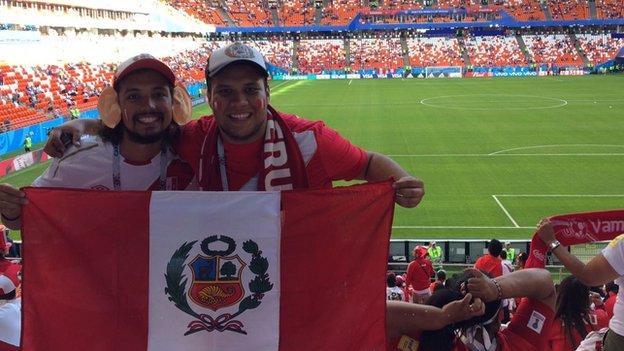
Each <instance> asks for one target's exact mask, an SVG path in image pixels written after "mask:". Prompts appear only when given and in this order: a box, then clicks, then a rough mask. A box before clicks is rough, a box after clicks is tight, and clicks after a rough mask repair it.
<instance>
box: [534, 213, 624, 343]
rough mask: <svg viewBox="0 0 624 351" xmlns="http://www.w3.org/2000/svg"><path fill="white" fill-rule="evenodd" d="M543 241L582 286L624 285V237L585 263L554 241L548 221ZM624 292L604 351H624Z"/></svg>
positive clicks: (542, 230) (542, 232)
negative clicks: (609, 283)
mask: <svg viewBox="0 0 624 351" xmlns="http://www.w3.org/2000/svg"><path fill="white" fill-rule="evenodd" d="M537 232H538V235H539V237H540V239H542V241H543V242H544V243H545V244H546V245H547V246H548V247H549V248H550V251H551V252H552V253H553V254H554V255H555V256H557V258H558V259H559V261H561V263H562V264H563V265H564V266H565V267H566V268H567V269H568V270H570V273H572V274H573V275H575V276H576V277H577V278H578V279H579V280H580V281H581V282H582V283H583V284H585V285H588V286H598V285H601V284H606V283H608V282H610V281H612V280H616V281H615V282H616V284H618V285H622V284H624V235H620V236H618V237H617V238H615V239H613V240H612V241H611V242H610V243H609V245H607V247H606V248H604V249H603V250H602V252H601V253H599V254H598V255H596V256H595V257H594V258H592V259H591V260H590V261H589V262H587V263H583V262H582V261H581V260H579V259H578V258H577V257H576V256H574V255H572V254H571V253H570V252H569V251H568V250H567V249H566V248H565V247H563V246H561V245H560V244H559V242H558V241H557V240H556V238H555V232H554V230H553V227H552V224H551V223H550V222H549V221H544V222H542V223H541V224H540V226H539V228H538V231H537ZM623 291H624V290H620V291H619V292H618V296H617V300H616V303H615V306H614V308H613V318H611V321H610V322H609V331H608V332H607V335H606V336H605V338H604V345H603V349H602V351H616V350H618V351H621V350H624V294H623V293H622V292H623Z"/></svg>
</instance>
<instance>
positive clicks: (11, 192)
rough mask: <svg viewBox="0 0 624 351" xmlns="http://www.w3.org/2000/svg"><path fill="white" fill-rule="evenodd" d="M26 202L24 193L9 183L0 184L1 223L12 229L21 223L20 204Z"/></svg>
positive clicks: (17, 227) (18, 226)
mask: <svg viewBox="0 0 624 351" xmlns="http://www.w3.org/2000/svg"><path fill="white" fill-rule="evenodd" d="M26 203H28V200H27V199H26V194H24V192H22V191H20V190H19V189H17V188H16V187H14V186H13V185H11V184H6V183H5V184H0V214H1V218H2V223H4V225H5V226H6V227H7V228H9V229H13V230H17V229H20V227H21V225H22V205H24V204H26Z"/></svg>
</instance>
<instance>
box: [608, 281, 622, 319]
mask: <svg viewBox="0 0 624 351" xmlns="http://www.w3.org/2000/svg"><path fill="white" fill-rule="evenodd" d="M619 290H620V287H619V286H618V285H617V284H616V283H615V282H608V283H607V284H606V285H605V291H606V292H607V300H606V301H605V303H604V307H605V311H606V312H607V314H608V315H609V318H611V317H613V307H614V306H615V301H616V300H617V294H618V291H619Z"/></svg>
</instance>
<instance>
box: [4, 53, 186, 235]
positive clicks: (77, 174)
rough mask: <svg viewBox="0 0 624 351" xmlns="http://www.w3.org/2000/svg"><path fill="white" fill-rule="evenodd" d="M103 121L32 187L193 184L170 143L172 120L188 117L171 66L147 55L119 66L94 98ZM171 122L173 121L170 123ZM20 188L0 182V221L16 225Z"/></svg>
mask: <svg viewBox="0 0 624 351" xmlns="http://www.w3.org/2000/svg"><path fill="white" fill-rule="evenodd" d="M98 110H99V113H100V117H101V120H102V122H103V126H102V127H101V128H98V132H99V135H97V136H95V137H92V138H90V139H87V140H85V141H84V142H83V143H82V145H81V147H80V148H78V147H70V148H69V149H68V150H67V154H66V155H65V156H64V157H62V158H57V159H55V160H54V161H53V162H52V164H51V165H50V167H49V168H48V169H47V170H46V172H45V173H44V174H43V175H41V176H40V177H39V178H37V179H36V180H35V181H34V183H33V186H39V187H69V188H82V189H99V190H185V189H195V188H196V186H195V183H194V173H193V171H192V169H191V168H190V166H189V165H188V164H186V163H184V162H183V161H181V160H180V159H179V157H178V156H177V155H176V154H175V153H174V152H173V150H172V148H171V145H170V144H171V140H172V139H173V138H174V137H175V135H176V134H177V133H178V127H177V126H178V125H182V124H184V123H186V122H187V121H188V119H189V118H190V113H191V102H190V97H189V96H188V93H187V92H186V89H184V88H182V87H178V86H176V78H175V75H174V73H173V71H172V70H171V69H170V68H169V67H168V66H167V65H166V64H164V63H163V62H161V61H159V60H157V59H156V58H154V57H153V56H151V55H148V54H141V55H138V56H135V57H132V58H130V59H129V60H127V61H125V62H123V63H122V64H120V65H119V67H118V68H117V70H116V73H115V76H114V79H113V82H112V86H110V87H107V88H105V89H104V90H103V91H102V94H101V95H100V99H99V102H98ZM172 121H173V122H172ZM26 201H27V200H26V199H25V197H24V193H23V192H21V191H19V190H18V189H16V188H14V187H13V186H11V185H9V184H2V185H0V212H1V214H2V221H3V222H4V224H5V225H6V226H7V227H9V228H11V229H18V228H19V226H20V215H21V205H22V204H24V203H26Z"/></svg>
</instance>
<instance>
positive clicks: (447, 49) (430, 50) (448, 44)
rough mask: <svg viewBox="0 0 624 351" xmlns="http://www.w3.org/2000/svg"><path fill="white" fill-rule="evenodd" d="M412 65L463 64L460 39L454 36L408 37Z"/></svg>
mask: <svg viewBox="0 0 624 351" xmlns="http://www.w3.org/2000/svg"><path fill="white" fill-rule="evenodd" d="M407 48H408V50H409V60H410V66H413V67H427V66H462V65H463V64H464V61H463V59H462V54H461V49H460V47H459V41H458V40H457V38H453V37H434V38H419V37H416V38H408V39H407Z"/></svg>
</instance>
